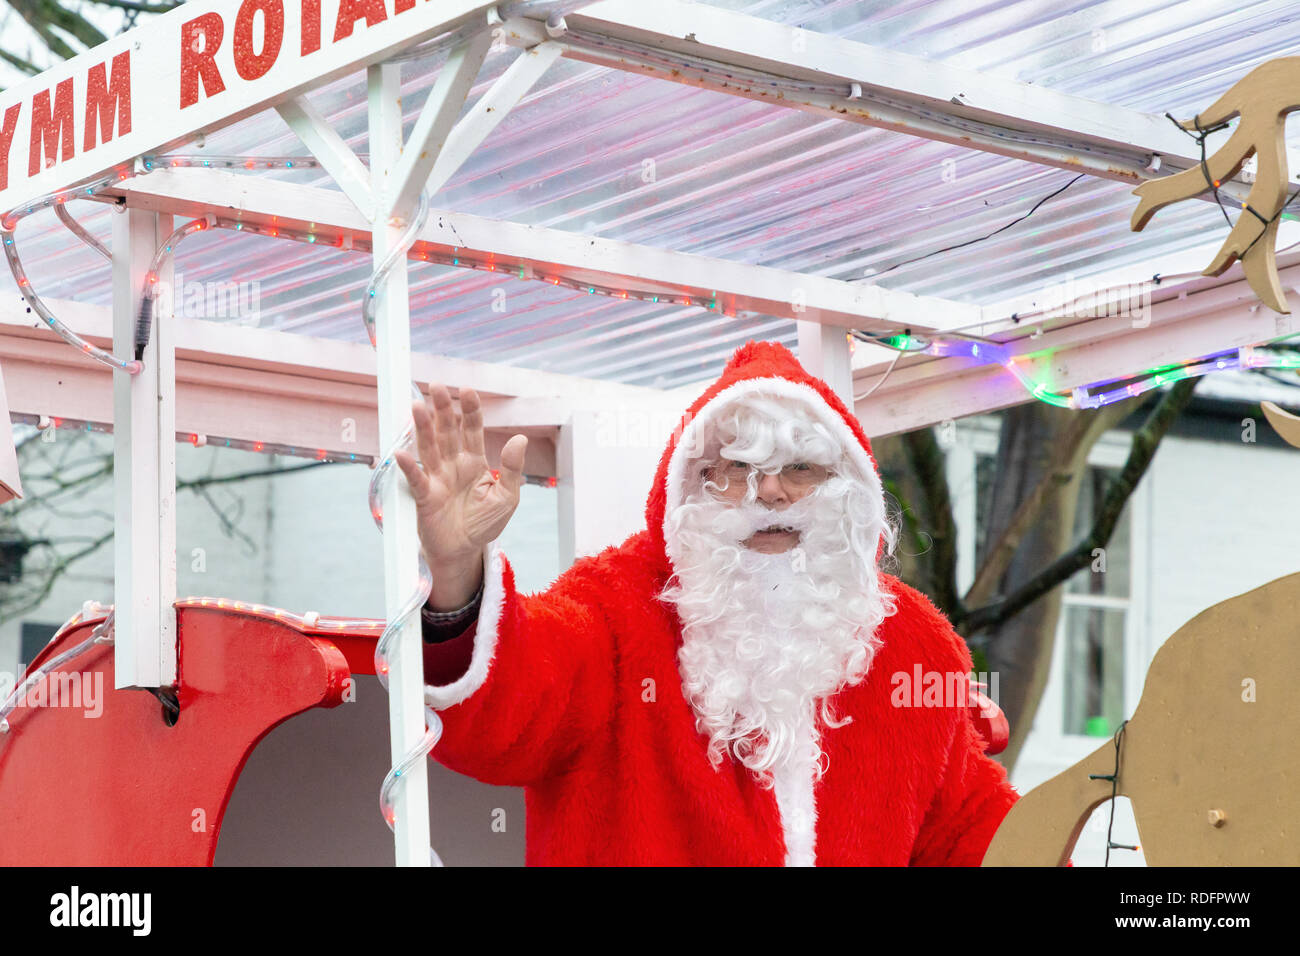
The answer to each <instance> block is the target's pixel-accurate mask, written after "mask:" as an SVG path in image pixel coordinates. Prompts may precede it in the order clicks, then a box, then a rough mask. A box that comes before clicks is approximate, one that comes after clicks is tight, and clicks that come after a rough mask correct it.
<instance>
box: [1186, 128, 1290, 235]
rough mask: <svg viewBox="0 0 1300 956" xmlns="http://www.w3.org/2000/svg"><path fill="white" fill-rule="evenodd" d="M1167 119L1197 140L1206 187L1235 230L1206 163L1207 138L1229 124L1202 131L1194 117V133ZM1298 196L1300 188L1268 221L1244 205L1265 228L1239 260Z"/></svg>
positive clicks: (1248, 204)
mask: <svg viewBox="0 0 1300 956" xmlns="http://www.w3.org/2000/svg"><path fill="white" fill-rule="evenodd" d="M1165 117H1166V118H1167V119H1168V120H1169V122H1171V123H1173V124H1174V126H1176V127H1177V128H1178V129H1179V130H1180V131H1182V132H1184V133H1186V134H1187V135H1188V136H1190V137H1192V139H1194V140H1196V145H1197V146H1198V147H1199V148H1200V150H1201V175H1202V176H1204V177H1205V185H1207V186H1208V187H1209V188H1210V191H1211V192H1212V193H1213V194H1214V201H1215V202H1216V203H1218V204H1219V211H1220V212H1221V213H1223V218H1224V221H1226V222H1227V223H1228V227H1229V228H1234V227H1235V226H1236V223H1234V222H1233V221H1232V217H1231V216H1229V215H1228V210H1227V209H1226V208H1225V207H1224V205H1223V200H1222V198H1220V196H1219V184H1218V183H1216V182H1215V181H1214V178H1213V177H1212V176H1211V175H1210V167H1209V165H1208V164H1207V163H1206V159H1205V138H1206V137H1207V136H1209V135H1210V134H1211V133H1217V132H1218V131H1219V130H1221V129H1227V128H1228V126H1229V124H1228V123H1226V122H1224V123H1220V124H1219V125H1218V126H1210V127H1207V128H1206V129H1201V118H1200V116H1199V115H1198V116H1193V117H1192V125H1193V126H1195V127H1196V132H1195V133H1193V132H1191V131H1190V130H1188V129H1186V128H1185V127H1184V126H1183V124H1182V123H1180V122H1178V120H1176V119H1174V118H1173V116H1171V115H1170V114H1169V113H1165ZM1296 196H1300V186H1298V187H1296V190H1295V192H1293V193H1292V194H1291V195H1290V197H1289V198H1288V199H1287V201H1286V202H1284V203H1283V204H1282V206H1281V207H1280V208H1279V209H1278V211H1277V212H1275V213H1274V214H1273V215H1272V216H1271V217H1270V218H1268V219H1265V218H1264V216H1263V215H1262V214H1261V213H1260V212H1259V210H1257V209H1256V208H1255V207H1254V206H1252V205H1250V203H1242V208H1243V209H1245V210H1246V211H1247V212H1249V213H1250V214H1251V215H1252V216H1254V217H1255V218H1256V219H1258V220H1259V221H1260V222H1261V223H1263V227H1262V228H1261V229H1260V230H1259V235H1257V236H1256V237H1255V238H1254V239H1252V240H1251V241H1250V245H1248V246H1246V248H1245V249H1243V250H1242V252H1241V255H1239V256H1238V257H1237V258H1238V259H1242V258H1245V255H1246V253H1247V252H1250V250H1251V249H1253V248H1254V247H1255V243H1257V242H1259V240H1260V239H1262V238H1263V237H1264V233H1266V232H1268V227H1269V226H1271V225H1273V222H1274V221H1275V220H1276V219H1277V218H1278V217H1279V216H1281V215H1282V213H1283V212H1285V211H1286V207H1287V206H1289V205H1291V203H1292V202H1293V201H1294V200H1295V198H1296Z"/></svg>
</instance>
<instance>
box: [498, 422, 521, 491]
mask: <svg viewBox="0 0 1300 956" xmlns="http://www.w3.org/2000/svg"><path fill="white" fill-rule="evenodd" d="M527 449H528V437H527V436H525V435H515V436H514V437H513V438H511V439H510V440H509V441H508V442H506V444H505V447H504V448H502V449H501V484H502V485H504V486H505V487H506V489H507V490H508V491H509V492H510V493H511V494H512V495H514V496H515V497H516V498H518V497H519V487H520V485H522V484H523V483H524V452H525V451H526V450H527Z"/></svg>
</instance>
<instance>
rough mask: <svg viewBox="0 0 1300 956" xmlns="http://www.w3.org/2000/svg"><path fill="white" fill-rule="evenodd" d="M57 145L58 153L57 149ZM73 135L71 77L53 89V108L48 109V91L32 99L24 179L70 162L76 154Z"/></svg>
mask: <svg viewBox="0 0 1300 956" xmlns="http://www.w3.org/2000/svg"><path fill="white" fill-rule="evenodd" d="M60 145H61V146H62V149H60ZM76 147H77V144H76V131H75V129H74V128H73V123H72V77H68V78H67V79H66V80H60V81H59V84H58V86H56V87H55V88H54V108H53V109H51V108H50V91H49V90H41V91H40V92H39V93H37V94H36V95H35V96H33V97H32V146H31V150H30V151H29V152H28V154H27V175H28V176H35V175H36V174H37V173H39V172H40V171H41V170H42V169H44V168H48V167H50V166H53V165H54V164H55V163H57V162H59V160H60V158H61V159H62V161H63V162H65V163H66V162H67V161H68V160H70V159H72V157H73V155H74V153H75V152H76Z"/></svg>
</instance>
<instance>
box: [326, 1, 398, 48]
mask: <svg viewBox="0 0 1300 956" xmlns="http://www.w3.org/2000/svg"><path fill="white" fill-rule="evenodd" d="M362 17H365V18H366V26H368V27H373V26H375V25H376V24H379V23H383V22H384V21H385V20H387V19H388V11H387V10H385V9H384V0H339V17H338V20H337V21H335V23H334V42H335V43H338V42H339V41H340V40H345V39H347V38H348V37H350V36H352V28H353V27H354V26H356V24H357V21H358V20H360V19H361V18H362Z"/></svg>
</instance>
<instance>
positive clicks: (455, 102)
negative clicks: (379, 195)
mask: <svg viewBox="0 0 1300 956" xmlns="http://www.w3.org/2000/svg"><path fill="white" fill-rule="evenodd" d="M491 45H492V34H491V33H489V32H488V30H487V25H486V24H484V28H483V30H481V31H480V32H478V33H476V34H474V36H472V37H470V38H469V39H468V40H466V41H465V42H463V43H461V44H460V45H458V46H457V47H455V48H454V49H453V50H452V51H451V53H449V54H448V56H447V61H446V62H445V63H444V64H443V65H442V69H441V70H439V71H438V79H437V80H435V81H434V84H433V88H432V89H430V90H429V98H428V99H426V100H425V101H424V106H423V107H422V108H421V109H420V115H419V116H418V117H416V120H415V126H414V128H413V129H412V130H411V136H410V139H409V140H408V141H407V143H406V146H405V147H404V148H402V147H401V145H400V143H399V149H401V157H400V158H399V159H398V160H397V166H396V167H395V169H394V170H393V174H392V177H391V179H390V182H389V186H388V190H389V192H388V194H387V195H385V196H384V197H383V199H382V201H381V204H380V206H379V207H378V208H379V210H380V212H381V215H382V217H383V218H387V217H388V216H400V217H403V218H405V217H406V216H408V215H409V214H410V211H411V210H413V209H414V208H415V205H416V201H417V200H418V199H419V196H420V192H421V191H422V190H424V189H425V188H426V186H427V183H428V179H429V174H430V173H431V172H432V171H433V167H434V164H435V163H436V162H437V161H438V156H439V155H440V154H441V153H442V147H443V143H444V142H445V141H446V139H447V135H448V134H449V133H450V132H451V130H452V127H453V125H455V123H456V119H457V118H458V117H459V116H460V111H461V107H462V106H464V104H465V97H467V96H468V95H469V91H470V89H471V88H472V87H473V86H474V78H475V77H477V76H478V71H479V67H480V66H482V65H483V59H484V58H485V57H486V56H487V52H488V48H489V47H490V46H491ZM399 133H400V129H399Z"/></svg>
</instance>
